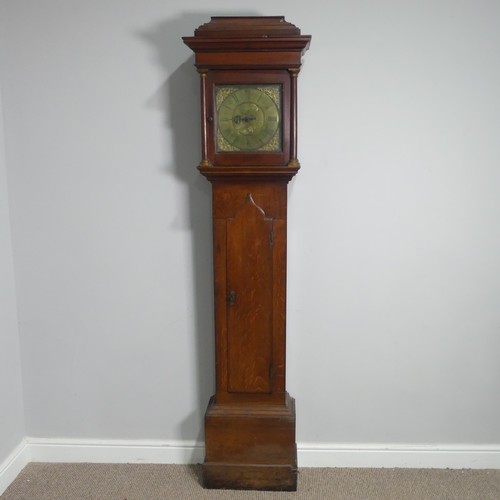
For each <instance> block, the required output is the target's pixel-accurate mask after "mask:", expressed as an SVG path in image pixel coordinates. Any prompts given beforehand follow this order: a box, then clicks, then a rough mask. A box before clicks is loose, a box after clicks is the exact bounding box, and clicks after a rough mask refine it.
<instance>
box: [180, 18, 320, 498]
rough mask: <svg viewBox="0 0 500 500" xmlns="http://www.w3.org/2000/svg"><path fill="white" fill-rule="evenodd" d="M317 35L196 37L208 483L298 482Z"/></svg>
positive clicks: (254, 31)
mask: <svg viewBox="0 0 500 500" xmlns="http://www.w3.org/2000/svg"><path fill="white" fill-rule="evenodd" d="M310 38H311V37H310V36H305V35H301V34H300V30H299V29H298V28H297V27H296V26H294V25H293V24H290V23H288V22H286V21H285V19H284V18H283V17H212V18H211V21H210V22H208V23H207V24H204V25H202V26H200V27H199V28H198V29H197V30H196V31H195V34H194V36H189V37H184V38H183V40H184V43H186V44H187V45H188V46H189V47H190V48H191V49H192V50H193V51H194V52H195V66H196V68H197V70H198V72H199V74H200V81H201V111H202V116H201V132H202V159H201V163H200V165H199V167H198V168H199V170H200V172H201V173H202V174H203V175H204V176H205V177H206V178H207V179H208V180H209V181H210V182H211V183H212V213H213V233H214V277H215V336H216V393H215V395H214V396H213V397H212V398H211V399H210V402H209V404H208V408H207V411H206V415H205V445H206V452H205V462H204V464H203V478H204V485H205V486H206V487H207V488H234V489H263V490H295V489H296V487H297V449H296V443H295V401H294V399H293V398H291V397H290V396H289V394H288V393H287V392H286V389H285V340H286V332H285V328H286V223H287V184H288V182H289V181H290V179H291V178H292V177H293V176H294V175H295V174H296V173H297V171H298V170H299V162H298V160H297V75H298V73H299V70H300V66H301V57H302V55H303V53H304V52H305V51H306V50H307V48H308V47H309V42H310Z"/></svg>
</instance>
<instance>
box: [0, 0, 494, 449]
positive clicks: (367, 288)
mask: <svg viewBox="0 0 500 500" xmlns="http://www.w3.org/2000/svg"><path fill="white" fill-rule="evenodd" d="M1 5H2V16H1V19H0V23H1V26H0V33H1V35H0V36H1V42H2V43H1V44H0V47H1V48H0V64H1V65H2V66H1V67H2V86H3V90H4V115H5V119H6V131H5V136H6V145H7V149H8V152H9V154H8V165H7V167H8V180H9V195H10V210H11V218H12V236H13V248H14V261H15V270H16V282H17V294H18V307H19V319H20V325H21V326H20V340H21V351H22V362H23V380H24V389H25V407H26V425H27V433H28V434H29V435H32V436H41V437H53V436H58V437H74V438H85V437H89V438H124V439H133V438H158V439H189V440H192V439H197V438H199V437H200V436H201V434H200V432H201V423H202V414H203V412H204V409H205V406H206V403H207V400H208V397H209V396H210V394H211V392H212V390H213V342H212V335H213V327H212V284H211V280H212V275H211V249H210V246H211V227H210V191H209V186H208V184H207V182H206V181H205V180H204V179H203V178H201V177H200V176H199V175H198V174H197V171H196V165H197V163H198V161H199V158H200V150H199V119H198V113H199V104H198V95H199V93H198V82H197V76H196V73H195V70H194V68H193V67H192V57H191V54H190V51H189V49H187V47H185V46H184V45H183V44H182V43H181V40H180V37H181V36H182V35H188V34H191V33H192V32H193V30H194V28H195V27H197V26H198V25H199V24H201V23H203V22H206V21H207V20H208V19H209V16H210V15H214V14H241V13H243V14H249V13H250V14H261V15H272V14H274V15H275V14H286V17H287V19H288V20H289V21H291V22H294V23H296V24H297V25H299V26H300V27H301V28H302V30H303V33H306V34H312V35H313V42H312V45H311V49H310V51H309V52H308V53H307V54H306V57H305V64H304V68H303V71H302V74H301V77H300V80H299V90H300V117H299V124H300V126H299V133H300V144H299V152H300V154H299V157H300V159H301V163H302V170H301V172H300V174H299V175H298V176H297V178H296V179H295V180H294V181H293V183H292V184H291V186H290V197H289V203H290V212H289V215H290V226H289V279H288V367H287V368H288V388H289V390H290V392H291V393H292V395H293V396H295V397H296V399H297V405H298V406H297V407H298V440H299V441H300V442H319V443H331V442H337V443H338V442H343V443H345V442H348V443H476V444H480V443H499V442H500V424H499V422H500V401H499V399H498V394H499V393H500V365H499V363H498V359H497V358H498V356H497V353H498V352H499V349H500V336H499V334H500V330H499V328H500V307H499V305H500V260H499V259H498V255H499V254H500V233H499V232H498V220H499V218H500V196H499V194H500V169H499V164H500V149H499V148H498V137H499V136H500V93H499V92H498V89H499V88H500V65H499V64H498V54H499V52H500V33H499V31H498V29H497V27H498V25H499V22H500V4H498V3H497V2H494V1H479V2H455V1H451V0H442V1H439V2H422V1H409V2H400V1H396V0H388V1H376V2H360V1H354V2H341V1H332V2H328V3H326V2H319V1H312V2H308V3H307V5H305V4H301V3H299V2H296V3H290V2H286V1H284V0H278V1H276V2H273V4H272V7H269V2H265V1H262V0H256V1H254V2H252V6H253V10H252V11H245V12H242V11H238V10H237V9H236V10H235V9H234V7H233V5H234V3H229V2H226V1H223V0H215V2H211V4H210V8H208V7H207V4H206V3H205V2H202V1H201V0H194V1H191V2H190V3H189V8H187V7H186V4H185V3H181V2H159V1H156V0H146V1H141V2H138V1H131V0H125V1H124V0H120V1H118V0H109V1H107V2H97V1H87V2H77V1H67V0H65V1H61V0H39V1H36V2H35V1H28V0H19V1H16V2H7V1H3V2H2V3H1ZM2 403H3V402H2Z"/></svg>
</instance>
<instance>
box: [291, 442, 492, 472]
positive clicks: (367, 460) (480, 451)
mask: <svg viewBox="0 0 500 500" xmlns="http://www.w3.org/2000/svg"><path fill="white" fill-rule="evenodd" d="M298 462H299V467H373V468H406V469H408V468H411V469H500V444H497V445H448V444H447V445H417V444H405V445H400V444H378V445H363V444H318V443H299V444H298Z"/></svg>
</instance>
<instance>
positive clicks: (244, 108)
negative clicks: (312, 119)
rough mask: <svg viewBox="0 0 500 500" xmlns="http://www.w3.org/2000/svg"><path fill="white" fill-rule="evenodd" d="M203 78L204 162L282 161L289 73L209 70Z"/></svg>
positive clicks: (287, 140)
mask: <svg viewBox="0 0 500 500" xmlns="http://www.w3.org/2000/svg"><path fill="white" fill-rule="evenodd" d="M206 80H207V85H208V90H207V92H206V95H207V101H208V106H207V117H206V120H207V122H208V127H207V130H206V133H207V140H206V144H207V155H208V160H209V161H210V164H212V165H225V166H237V165H238V166H243V165H251V166H256V165H264V166H269V165H274V166H278V165H280V166H282V165H287V164H288V162H289V160H290V100H291V98H290V73H289V72H288V71H287V70H283V71H279V70H278V71H276V70H273V71H266V72H265V73H255V72H249V71H218V72H214V73H209V74H208V75H207V77H206Z"/></svg>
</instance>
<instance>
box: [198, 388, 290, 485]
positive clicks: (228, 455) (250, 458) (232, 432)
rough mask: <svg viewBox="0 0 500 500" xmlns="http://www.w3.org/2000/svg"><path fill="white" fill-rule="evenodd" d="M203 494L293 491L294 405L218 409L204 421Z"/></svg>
mask: <svg viewBox="0 0 500 500" xmlns="http://www.w3.org/2000/svg"><path fill="white" fill-rule="evenodd" d="M205 446H206V454H205V463H204V464H203V482H204V486H205V488H219V489H236V490H275V491H295V490H296V489H297V446H296V444H295V401H294V400H293V398H291V397H290V396H289V395H288V394H287V395H286V399H285V403H284V404H282V405H278V404H265V403H238V404H236V403H231V404H220V405H217V404H216V403H215V397H212V399H211V400H210V403H209V405H208V409H207V412H206V415H205Z"/></svg>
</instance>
